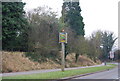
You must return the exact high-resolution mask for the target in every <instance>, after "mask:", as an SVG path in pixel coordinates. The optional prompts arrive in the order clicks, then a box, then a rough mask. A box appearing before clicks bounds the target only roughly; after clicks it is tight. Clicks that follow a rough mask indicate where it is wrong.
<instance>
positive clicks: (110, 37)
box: [102, 31, 117, 60]
mask: <svg viewBox="0 0 120 81" xmlns="http://www.w3.org/2000/svg"><path fill="white" fill-rule="evenodd" d="M116 39H117V38H115V37H114V34H113V33H112V32H107V31H105V32H103V36H102V45H103V58H104V59H105V60H108V57H109V52H110V51H111V50H112V47H113V45H114V42H115V41H116Z"/></svg>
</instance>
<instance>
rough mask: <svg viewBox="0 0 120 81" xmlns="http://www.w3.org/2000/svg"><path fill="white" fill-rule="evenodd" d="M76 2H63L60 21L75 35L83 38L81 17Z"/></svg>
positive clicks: (77, 2)
mask: <svg viewBox="0 0 120 81" xmlns="http://www.w3.org/2000/svg"><path fill="white" fill-rule="evenodd" d="M80 12H81V8H80V6H79V0H78V1H74V0H72V1H64V3H63V6H62V21H63V22H64V23H66V24H67V25H68V26H69V27H70V28H71V29H73V30H74V31H75V32H76V35H82V36H84V34H85V33H84V23H83V17H82V16H81V14H80Z"/></svg>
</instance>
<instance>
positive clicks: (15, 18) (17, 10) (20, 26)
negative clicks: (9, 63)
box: [2, 2, 28, 51]
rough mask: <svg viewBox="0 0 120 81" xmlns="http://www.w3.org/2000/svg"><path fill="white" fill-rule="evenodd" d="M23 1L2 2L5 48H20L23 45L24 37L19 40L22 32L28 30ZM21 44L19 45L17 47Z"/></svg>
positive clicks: (3, 41)
mask: <svg viewBox="0 0 120 81" xmlns="http://www.w3.org/2000/svg"><path fill="white" fill-rule="evenodd" d="M24 5H25V3H23V2H2V46H3V47H2V48H3V50H9V51H11V50H18V49H20V48H24V47H25V46H24V45H23V47H20V46H21V42H23V41H22V40H24V38H26V37H27V36H25V37H23V38H22V39H20V40H19V41H18V38H20V36H21V34H23V33H25V32H26V30H25V29H26V27H27V25H28V24H27V20H26V18H25V15H24V14H25V11H24V10H23V8H24ZM16 46H19V47H16Z"/></svg>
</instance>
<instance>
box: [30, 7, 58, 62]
mask: <svg viewBox="0 0 120 81" xmlns="http://www.w3.org/2000/svg"><path fill="white" fill-rule="evenodd" d="M28 20H29V24H30V30H29V36H28V37H29V51H30V52H33V54H29V56H31V57H32V58H34V59H35V60H37V61H39V60H40V59H44V58H43V57H48V58H49V57H52V56H57V54H58V50H59V43H58V32H59V30H58V19H57V18H56V13H54V12H52V11H51V8H49V7H38V8H36V9H34V10H33V11H31V12H28Z"/></svg>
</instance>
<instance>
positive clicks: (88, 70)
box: [3, 65, 115, 79]
mask: <svg viewBox="0 0 120 81" xmlns="http://www.w3.org/2000/svg"><path fill="white" fill-rule="evenodd" d="M114 67H115V65H110V66H100V67H91V68H81V69H76V70H66V71H64V72H61V71H56V72H48V73H40V74H31V75H19V76H12V77H3V79H59V78H64V77H69V76H74V75H80V74H85V73H91V72H96V71H102V70H106V69H112V68H114Z"/></svg>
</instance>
